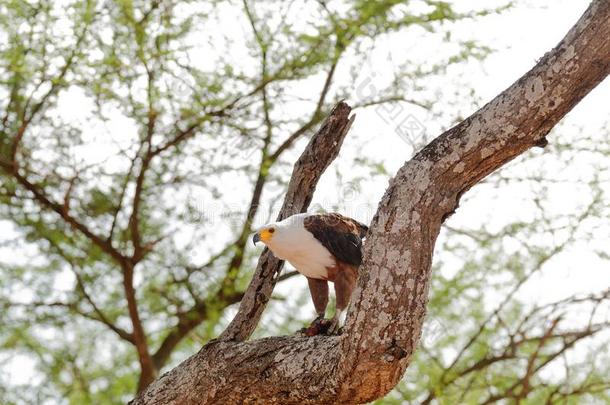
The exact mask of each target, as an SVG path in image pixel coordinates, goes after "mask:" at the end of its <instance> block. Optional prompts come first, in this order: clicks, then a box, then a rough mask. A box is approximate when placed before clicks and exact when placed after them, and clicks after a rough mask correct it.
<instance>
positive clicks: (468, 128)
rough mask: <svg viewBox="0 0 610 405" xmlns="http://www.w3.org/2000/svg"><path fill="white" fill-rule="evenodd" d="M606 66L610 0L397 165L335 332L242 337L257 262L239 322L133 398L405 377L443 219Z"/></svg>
mask: <svg viewBox="0 0 610 405" xmlns="http://www.w3.org/2000/svg"><path fill="white" fill-rule="evenodd" d="M609 72H610V0H594V1H593V2H592V3H591V5H590V7H589V8H588V10H587V11H586V12H585V14H584V15H583V16H582V17H581V19H580V20H579V21H578V22H577V23H576V25H575V26H574V27H573V28H572V29H571V30H570V31H569V32H568V34H567V35H566V37H565V38H564V39H563V40H562V41H561V42H560V43H559V45H558V46H556V47H555V48H554V49H553V50H552V51H551V52H549V53H547V54H546V55H545V56H544V57H543V58H542V59H541V60H540V62H539V63H538V64H537V65H536V66H535V67H534V68H533V69H532V70H530V71H529V72H528V73H526V74H525V75H524V76H523V77H522V78H520V79H519V80H518V81H517V82H515V83H514V84H513V85H512V86H510V87H509V88H508V89H506V90H505V91H504V92H502V93H501V94H500V95H498V96H497V97H496V98H494V99H493V100H492V101H491V102H490V103H488V104H487V105H485V106H484V107H483V108H481V109H480V110H479V111H477V112H476V113H474V114H473V115H472V116H470V117H469V118H468V119H466V120H464V121H463V122H461V123H460V124H458V125H457V126H455V127H453V128H452V129H450V130H448V131H447V132H445V133H443V134H442V135H440V136H439V137H438V138H436V139H435V140H434V141H433V142H431V143H430V144H429V145H428V146H426V147H425V148H424V149H423V150H422V151H420V152H419V153H418V154H417V155H416V156H415V157H413V158H412V159H411V160H410V161H408V162H406V163H405V165H404V166H403V167H402V168H401V169H400V170H399V171H398V173H397V174H396V176H395V177H394V178H393V179H392V181H391V182H390V185H389V187H388V189H387V191H386V193H385V195H384V197H383V199H382V200H381V202H380V204H379V207H378V210H377V213H376V215H375V217H374V219H373V221H372V223H371V231H370V234H369V236H368V240H367V242H366V244H365V248H364V257H365V258H364V263H363V265H362V266H361V268H360V278H359V281H358V287H357V289H356V291H355V293H354V296H353V297H352V304H351V305H350V308H349V311H348V317H347V323H346V326H345V328H344V332H343V334H342V335H341V336H328V337H327V336H318V337H313V338H304V337H296V336H281V337H270V338H266V339H260V340H255V341H251V342H243V340H245V339H247V337H249V336H250V334H251V332H252V329H253V325H252V323H254V324H255V323H256V322H257V321H258V316H259V315H260V312H261V311H262V307H263V306H264V303H265V302H266V301H267V298H268V295H269V294H270V292H271V290H270V288H269V286H272V285H273V282H272V281H269V279H270V278H272V277H273V274H274V271H270V272H267V273H265V272H262V273H261V271H260V270H261V269H260V268H259V271H257V276H255V279H254V280H253V286H261V285H265V286H266V287H265V291H264V293H263V294H262V297H263V299H261V300H260V301H257V300H256V299H255V300H253V301H252V302H249V303H248V302H244V303H243V304H242V306H241V307H240V313H239V314H238V316H237V319H238V320H239V319H241V320H239V321H235V322H233V323H232V325H231V327H230V328H229V331H227V332H226V333H224V334H223V335H222V336H221V338H220V339H218V340H214V341H212V342H210V343H208V344H207V345H206V346H204V347H203V348H202V349H201V351H199V353H197V354H196V355H194V356H192V357H190V358H189V359H187V360H185V361H184V362H183V363H181V364H180V365H179V366H177V367H176V368H174V369H173V370H171V371H170V372H168V373H166V374H165V375H163V376H162V377H161V378H160V379H159V380H157V381H156V382H154V383H153V384H152V385H151V386H150V387H149V388H148V389H147V390H146V391H145V392H143V393H141V394H140V395H139V396H138V397H137V398H136V399H135V400H134V401H133V403H134V404H203V403H206V404H208V403H209V404H212V403H223V404H226V403H244V402H245V403H266V404H268V403H282V404H288V403H294V404H305V403H310V404H314V403H363V402H367V401H371V400H373V399H376V398H379V397H381V396H383V395H385V394H386V393H387V392H388V391H390V390H391V389H392V388H393V387H394V386H395V385H396V384H397V383H398V381H399V380H400V378H401V376H402V375H403V373H404V371H405V369H406V368H407V366H408V364H409V362H410V359H411V357H412V354H413V352H414V350H415V348H416V346H417V343H418V340H419V337H420V334H421V329H422V323H423V321H424V317H425V314H426V303H427V295H428V287H429V280H430V265H431V260H432V252H433V248H434V243H435V240H436V237H437V235H438V233H439V230H440V226H441V224H442V222H443V220H444V219H445V218H446V217H447V216H448V215H451V213H453V212H454V210H455V209H456V208H457V206H458V203H459V199H460V197H461V195H462V194H463V193H464V192H465V191H466V190H468V189H469V188H470V187H472V186H473V185H474V184H476V183H477V182H478V181H480V180H481V179H482V178H484V177H485V176H486V175H488V174H489V173H491V172H492V171H494V170H496V169H497V168H499V167H501V166H502V165H504V164H505V163H507V162H508V161H510V160H511V159H513V158H514V157H516V156H518V155H520V154H521V153H523V152H525V151H526V150H528V149H529V148H531V147H533V146H544V145H545V144H546V138H545V136H546V135H547V134H548V132H549V131H550V130H551V128H552V127H553V126H554V125H555V124H556V123H557V122H558V121H559V120H560V119H561V118H562V117H563V116H564V115H565V114H566V113H567V112H569V111H570V110H571V109H572V108H573V107H574V106H575V105H576V104H577V103H578V102H579V101H580V100H581V99H582V98H583V97H584V96H585V95H586V94H587V93H588V92H589V91H591V90H592V89H593V88H594V87H595V86H596V85H597V84H599V83H600V82H601V81H602V80H603V79H604V78H605V77H606V76H607V75H608V73H609ZM296 171H297V169H295V172H296ZM269 260H270V259H269ZM263 264H264V263H263ZM257 277H259V278H260V277H263V278H265V280H267V281H265V280H262V281H261V280H260V279H257ZM257 288H258V287H257ZM255 296H256V294H255ZM249 317H252V318H253V320H252V321H251V322H248V321H244V319H246V318H249Z"/></svg>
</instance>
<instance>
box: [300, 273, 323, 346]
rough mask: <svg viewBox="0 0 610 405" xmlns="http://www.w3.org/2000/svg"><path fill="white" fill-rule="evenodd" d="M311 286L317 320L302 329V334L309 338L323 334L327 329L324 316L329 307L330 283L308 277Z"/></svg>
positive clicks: (310, 290) (310, 291)
mask: <svg viewBox="0 0 610 405" xmlns="http://www.w3.org/2000/svg"><path fill="white" fill-rule="evenodd" d="M307 283H308V284H309V293H310V294H311V299H312V301H313V306H314V308H315V309H316V314H317V316H316V319H314V320H313V321H312V322H311V324H310V325H309V327H307V328H303V329H301V332H303V333H305V334H306V335H307V336H315V335H318V334H320V333H322V332H323V331H324V330H325V329H326V328H325V325H324V321H325V319H324V314H325V313H326V306H327V305H328V282H327V281H326V280H320V279H316V278H309V277H307Z"/></svg>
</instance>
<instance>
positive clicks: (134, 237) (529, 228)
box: [0, 0, 608, 404]
mask: <svg viewBox="0 0 610 405" xmlns="http://www.w3.org/2000/svg"><path fill="white" fill-rule="evenodd" d="M420 3H421V4H420V5H419V6H417V7H416V6H411V5H410V4H409V3H408V2H400V1H394V0H387V1H386V0H384V1H375V2H371V1H354V2H342V1H334V2H333V1H331V2H316V1H307V2H272V1H270V2H265V1H245V0H244V1H243V2H237V1H236V2H220V1H205V2H204V1H179V2H178V1H160V0H154V1H130V0H116V1H104V2H97V1H93V0H91V1H82V2H81V1H61V2H53V1H44V0H40V1H30V2H22V1H4V2H2V3H0V38H1V39H2V40H1V41H0V44H1V45H0V99H1V100H3V101H2V102H1V104H0V119H1V120H2V125H1V127H0V128H1V131H0V169H1V170H0V203H1V204H0V218H1V219H2V226H3V228H2V229H3V230H5V232H4V235H3V238H2V247H1V253H2V254H1V255H0V258H1V259H0V260H1V266H2V271H1V274H0V279H1V281H2V282H1V283H0V307H1V309H2V317H0V325H1V328H0V365H2V367H14V366H15V364H19V363H20V362H26V361H33V362H34V364H35V369H36V373H35V377H33V380H32V381H29V382H28V383H27V387H28V388H27V390H26V389H25V385H26V384H24V385H19V384H15V383H14V382H11V381H5V380H4V379H3V378H2V375H0V398H2V402H3V403H19V402H21V401H30V402H32V401H33V402H37V403H42V402H44V401H46V400H56V399H57V398H64V399H65V400H66V402H68V403H78V404H80V403H121V402H124V401H125V400H126V399H128V398H130V397H131V396H132V395H133V393H134V392H135V391H136V390H138V389H141V388H144V387H145V386H146V385H147V384H148V383H150V381H151V380H152V379H153V378H154V377H155V376H156V375H158V373H159V372H160V371H162V370H164V369H165V368H166V367H167V366H168V365H170V364H172V363H174V362H176V361H179V360H181V359H182V358H184V357H185V355H186V354H191V353H193V352H194V351H195V350H196V348H197V347H198V346H200V345H201V343H203V342H206V341H208V340H209V339H211V338H213V337H214V336H215V335H216V334H217V333H218V332H219V329H221V326H222V325H224V324H225V323H226V320H227V317H228V315H229V314H230V306H231V305H233V304H235V303H236V302H238V301H239V300H240V299H241V296H242V294H243V291H244V290H245V287H246V285H247V282H248V280H249V278H250V276H251V270H252V267H253V260H254V257H255V255H256V253H257V252H256V251H253V250H250V249H247V248H246V242H247V240H248V236H249V234H250V233H251V229H252V226H253V223H254V222H256V221H264V220H265V219H266V218H268V217H270V216H271V214H272V212H273V210H274V209H277V201H278V199H279V197H281V196H282V195H283V193H284V191H285V187H286V182H287V180H288V175H289V170H288V168H289V167H290V165H291V163H292V161H293V160H294V157H295V154H294V150H295V149H298V148H299V146H301V145H302V143H303V142H304V141H305V140H306V138H307V137H308V136H310V135H311V134H312V133H313V131H314V130H315V128H316V127H317V125H318V124H319V123H320V122H321V121H322V119H323V118H324V117H325V115H326V114H327V113H328V111H329V110H330V108H331V107H332V106H333V105H334V104H335V102H336V101H338V100H339V99H342V98H350V97H352V98H353V97H354V83H357V80H358V79H359V73H360V68H361V66H362V64H363V63H364V62H365V61H366V59H367V58H368V57H370V55H371V53H372V52H374V50H375V49H376V47H377V46H378V44H379V42H381V41H383V40H384V39H386V38H387V37H388V36H390V35H392V34H395V33H410V34H414V33H417V35H428V34H429V35H437V34H439V33H441V34H442V33H446V32H448V30H447V29H446V28H444V26H445V25H446V24H450V23H452V22H458V21H466V20H475V21H476V20H477V19H478V18H484V17H485V16H486V15H488V14H490V13H496V12H499V11H500V10H499V9H486V10H479V11H476V12H461V11H458V10H456V9H455V7H454V6H452V5H451V4H450V3H446V2H440V1H432V0H430V1H428V0H426V1H422V2H420ZM446 40H447V41H448V42H451V43H452V45H456V49H455V50H453V51H452V52H451V53H449V54H443V55H440V56H439V57H438V58H437V59H435V60H431V61H428V63H421V64H416V63H409V61H408V60H407V61H403V62H401V63H400V64H398V65H397V66H396V69H394V71H393V74H392V77H391V78H390V80H389V81H388V83H387V85H385V86H381V85H376V86H375V88H374V91H370V92H368V93H366V94H363V95H362V94H358V100H357V103H355V107H356V108H360V109H362V110H366V109H367V108H369V109H370V108H375V107H377V106H379V105H383V106H387V108H393V107H394V106H397V105H400V106H404V105H410V106H416V107H417V108H419V109H422V110H425V113H426V114H430V116H437V117H438V116H439V114H440V113H439V108H440V107H438V106H437V107H435V106H434V105H433V102H434V101H436V97H435V96H434V95H432V94H430V93H429V92H427V91H426V89H425V88H424V86H425V83H427V82H426V80H429V79H430V78H434V77H437V76H438V75H439V74H443V72H445V71H446V70H447V69H448V68H449V67H451V66H453V65H457V64H459V63H461V62H463V61H465V60H469V59H472V58H482V57H484V56H485V55H486V54H487V53H488V52H489V49H488V48H486V47H485V46H484V45H483V44H477V43H473V42H470V41H461V42H460V41H457V40H453V39H451V38H450V36H449V34H447V39H446ZM407 89H408V90H409V91H408V92H407V91H405V90H407ZM405 94H409V98H407V97H405ZM447 124H449V123H447ZM606 133H607V129H606ZM423 141H424V140H422V139H414V140H413V142H414V143H416V142H420V143H421V142H423ZM592 143H595V142H593V141H591V140H590V139H583V140H582V142H581V143H578V142H574V140H573V139H570V138H568V139H566V140H565V142H564V143H563V144H562V145H560V146H561V147H562V149H560V147H559V146H558V147H557V148H558V150H561V151H563V153H565V155H566V156H567V155H569V154H570V153H572V152H573V151H574V150H576V149H577V148H590V147H592V146H591V145H592ZM595 145H596V146H595V147H594V148H595V150H594V151H592V152H591V153H592V154H594V155H600V154H601V156H607V153H608V151H603V150H601V149H599V147H598V146H597V145H600V143H595ZM356 159H357V163H358V165H359V166H360V168H364V167H365V168H366V170H367V174H366V175H364V174H359V175H356V174H355V173H345V172H344V171H343V172H342V171H341V170H339V168H338V169H337V176H336V177H337V183H338V184H341V185H346V184H347V185H348V186H349V189H350V190H356V191H358V190H362V189H363V188H362V185H361V184H366V182H367V181H370V177H373V179H374V180H375V181H379V180H380V179H385V178H387V177H388V174H387V173H388V172H387V171H386V170H385V167H384V166H383V164H382V163H381V162H378V161H367V160H366V158H365V157H363V156H357V157H356ZM568 159H569V158H568V157H566V158H565V160H562V162H563V161H566V162H567V161H568ZM524 164H525V163H524ZM369 173H370V175H369ZM515 173H521V172H520V171H518V170H515ZM604 173H606V172H604V171H603V170H602V169H601V168H600V170H599V171H598V172H597V174H596V175H595V176H594V177H593V178H590V179H576V180H573V179H570V180H569V181H577V182H578V184H580V185H582V186H583V187H586V190H587V192H591V193H592V195H593V196H594V197H595V198H593V199H592V201H591V202H590V204H589V205H587V206H586V207H584V209H582V210H580V211H578V210H576V211H574V212H575V213H574V214H570V215H564V216H559V217H553V218H546V217H544V216H543V214H544V212H545V210H544V209H543V207H542V205H544V204H546V203H547V202H548V201H549V200H551V197H550V196H548V195H544V193H541V194H542V195H540V196H539V197H537V199H536V200H535V201H536V202H537V203H538V204H539V206H538V207H537V208H538V210H536V211H535V212H537V213H539V214H540V216H539V217H536V218H535V221H532V223H531V224H530V223H528V222H519V221H518V220H515V221H514V222H512V223H510V224H507V225H506V226H505V227H504V228H503V229H501V230H500V231H498V232H492V231H488V230H485V229H483V230H481V229H477V228H474V227H471V228H468V227H463V226H462V225H463V224H458V225H456V226H455V227H448V228H447V229H446V238H445V239H444V244H443V245H442V248H440V249H441V250H442V252H444V253H443V254H441V256H440V257H441V259H440V261H439V262H438V263H437V267H438V270H437V271H436V276H435V277H436V279H435V281H434V289H433V292H432V295H431V297H432V301H431V317H432V319H433V320H436V322H437V323H438V325H441V326H440V327H441V328H443V330H445V331H451V333H449V332H446V333H445V332H443V333H442V337H440V338H439V339H435V341H434V342H433V344H432V345H426V344H425V341H424V346H423V348H422V350H421V351H420V353H419V354H418V358H417V361H416V363H415V365H414V366H413V367H412V368H411V372H410V373H414V374H419V375H422V374H425V375H427V376H428V377H427V379H426V380H421V379H417V378H415V377H414V374H408V375H407V377H406V379H405V382H404V383H403V385H402V386H401V387H399V389H398V390H397V391H396V392H394V393H393V394H392V395H390V397H389V398H388V399H386V401H391V400H393V399H396V401H402V400H403V399H408V400H418V401H426V400H433V399H435V398H436V399H439V400H441V401H448V403H449V402H453V401H455V400H456V399H459V400H460V401H466V402H469V403H479V402H483V401H485V400H487V399H490V398H491V399H493V398H494V396H497V395H500V396H501V398H504V397H510V396H513V397H515V396H517V395H522V394H525V395H528V394H530V392H531V395H532V396H531V397H530V399H531V400H534V399H532V398H535V399H537V398H539V397H540V398H542V397H544V398H551V397H552V398H555V397H557V398H562V397H575V398H576V397H578V396H579V395H581V392H584V393H585V394H587V395H595V396H597V397H598V398H607V397H605V396H607V395H608V394H607V393H608V391H607V388H608V380H607V378H604V376H605V375H607V370H604V369H603V368H602V367H593V368H592V369H588V368H587V362H585V364H579V363H578V361H579V360H582V359H583V358H586V356H584V355H583V356H580V357H579V358H577V359H576V361H566V362H565V363H566V367H565V368H566V370H568V369H569V370H570V372H569V373H568V371H566V376H567V375H569V376H570V382H571V384H570V385H569V387H568V388H563V386H562V385H561V383H558V382H557V381H559V380H553V381H551V380H545V379H542V377H538V376H537V374H536V373H532V374H531V379H527V380H526V379H524V378H523V375H522V372H521V371H522V369H523V367H524V363H525V369H526V370H530V368H531V367H534V368H536V367H538V366H540V365H541V364H542V363H543V362H544V361H545V360H546V359H550V360H551V361H556V360H555V358H558V357H557V356H559V355H563V354H564V353H565V350H567V349H565V350H564V351H561V349H562V348H563V347H564V346H566V345H569V347H572V346H574V345H576V344H580V341H581V340H585V339H586V338H589V337H590V336H593V335H596V336H597V335H599V334H602V333H603V332H604V330H605V328H606V327H607V321H605V322H606V323H604V321H600V320H599V319H597V318H596V317H591V319H592V320H591V322H589V323H588V324H583V325H580V326H578V330H576V331H574V330H572V329H571V328H572V325H573V323H571V322H568V321H566V320H565V319H564V317H563V316H561V315H560V313H563V312H569V311H577V309H574V308H576V306H578V305H585V306H586V307H587V310H591V307H593V306H595V305H598V306H603V305H604V304H607V298H608V297H607V294H606V295H603V294H602V295H591V296H590V297H587V298H582V299H580V298H569V299H567V300H559V301H558V302H557V303H556V304H549V306H546V307H545V306H543V307H540V308H531V307H529V306H528V305H527V304H525V303H523V302H521V301H519V300H518V299H517V298H515V297H514V294H515V293H514V292H513V291H517V290H518V288H519V287H521V286H522V285H523V284H525V283H526V281H527V280H528V279H529V278H530V277H532V275H533V274H535V273H536V271H538V270H539V269H540V268H541V266H543V265H544V264H545V263H546V262H547V261H549V260H551V259H552V257H555V256H556V255H559V254H560V253H561V252H562V251H563V250H564V249H566V247H567V246H570V244H572V243H576V242H577V241H583V240H587V239H586V238H587V237H588V238H592V237H593V235H591V234H587V233H586V232H585V230H583V228H582V227H581V226H580V225H582V224H583V223H586V224H589V223H591V222H596V221H601V218H607V213H606V211H607V206H608V204H607V201H608V195H607V188H605V187H606V186H607V183H604V180H602V179H601V177H602V176H603V175H604ZM542 175H546V173H543V174H542ZM494 179H495V180H494V181H495V182H496V183H495V184H502V183H503V182H508V181H510V184H515V182H519V181H522V182H528V184H530V183H534V184H537V185H540V184H545V185H544V186H543V190H548V189H549V188H551V187H552V186H551V185H548V184H546V183H544V181H542V180H540V178H534V179H525V180H524V179H521V180H520V179H513V178H509V179H504V178H502V177H501V176H496V177H495V178H494ZM537 187H540V186H537ZM263 202H265V203H263ZM267 202H268V203H267ZM348 203H349V201H348ZM604 203H605V205H604ZM344 204H345V203H341V202H337V203H336V206H335V207H334V208H339V209H340V208H346V207H345V205H344ZM604 215H606V216H605V217H604ZM553 224H556V226H557V227H558V228H559V229H554V228H553V227H554V226H555V225H553ZM553 232H559V233H561V235H566V234H567V235H569V236H570V237H564V238H563V239H561V238H560V239H559V241H558V242H557V243H555V244H551V245H550V246H549V245H547V244H545V243H541V244H540V246H537V245H533V244H530V243H529V242H530V241H531V240H532V239H534V238H536V237H537V235H545V234H548V235H552V236H554V233H553ZM579 232H580V233H579ZM551 239H555V238H551ZM511 241H512V242H511ZM515 241H521V242H522V244H523V246H522V249H518V250H516V251H512V250H511V249H509V248H507V246H509V245H510V244H511V243H515ZM456 258H459V260H456ZM607 259H608V258H607V257H605V258H604V260H607ZM445 261H447V262H449V261H451V263H453V264H452V266H456V267H457V268H459V270H457V271H455V272H453V273H447V272H445V271H443V270H442V268H443V264H444V263H445ZM455 263H458V264H457V265H456V264H455ZM288 278H289V277H286V279H288ZM498 296H501V297H504V296H506V297H508V298H506V302H505V303H504V304H503V305H502V306H501V308H499V309H498V308H495V307H493V306H489V305H487V304H486V303H485V302H484V301H485V300H486V299H490V297H498ZM280 299H282V297H281V296H278V301H279V300H280ZM583 301H584V302H585V304H583ZM302 302H303V300H301V301H298V300H295V299H294V297H287V301H286V302H285V304H282V305H287V306H288V305H289V306H295V307H294V311H293V310H292V309H291V310H290V312H293V313H294V314H298V315H295V316H294V318H293V319H292V322H290V319H289V320H288V321H287V322H284V319H285V318H286V317H282V318H281V319H282V321H281V322H280V321H278V319H279V317H278V318H273V317H270V318H269V319H268V320H267V321H266V323H265V324H266V325H267V327H266V329H265V330H261V331H260V332H259V333H264V334H270V333H288V332H290V331H293V330H294V329H295V327H296V326H297V324H300V323H301V322H302V314H299V311H298V307H299V305H297V303H302ZM587 303H588V304H590V305H589V306H587V305H586V304H587ZM274 311H276V313H277V312H278V311H281V309H278V308H276V309H274ZM285 312H288V311H287V310H285ZM464 313H467V314H468V316H469V318H470V319H471V320H472V321H471V323H465V324H464V323H462V320H463V317H464ZM291 315H292V314H291ZM516 325H520V326H519V327H520V328H521V329H519V327H517V326H516ZM581 335H582V336H581ZM470 337H474V340H473V341H472V342H471V343H469V342H470V341H469V340H468V339H469V338H470ZM596 342H597V341H596ZM562 345H563V346H562ZM428 346H430V347H428ZM599 346H600V347H603V345H602V344H599ZM595 347H596V346H591V347H590V348H589V349H590V350H591V351H590V353H594V351H593V350H594V349H595ZM459 348H463V349H462V354H461V355H458V356H457V357H455V356H453V357H452V356H450V354H455V352H456V351H458V350H460V349H459ZM511 348H512V349H514V350H512V351H509V352H508V354H507V352H506V350H507V349H511ZM555 353H558V354H557V356H555V357H553V355H554V354H555ZM532 358H533V360H532V361H531V364H532V366H531V367H528V365H529V363H528V362H527V359H532ZM449 359H453V360H449ZM480 364H483V365H480ZM568 366H569V367H568ZM541 368H542V367H541ZM572 370H573V371H572ZM536 371H537V369H536ZM574 373H576V375H577V377H575V378H572V376H573V375H574ZM566 378H567V377H566ZM519 382H521V385H519ZM513 385H514V387H513ZM474 387H477V389H474ZM488 387H492V388H491V390H490V389H488ZM528 387H529V388H528ZM532 387H535V389H532ZM528 389H529V391H528ZM524 390H525V391H524ZM403 393H404V394H403ZM520 393H522V394H520ZM538 396H539V397H538Z"/></svg>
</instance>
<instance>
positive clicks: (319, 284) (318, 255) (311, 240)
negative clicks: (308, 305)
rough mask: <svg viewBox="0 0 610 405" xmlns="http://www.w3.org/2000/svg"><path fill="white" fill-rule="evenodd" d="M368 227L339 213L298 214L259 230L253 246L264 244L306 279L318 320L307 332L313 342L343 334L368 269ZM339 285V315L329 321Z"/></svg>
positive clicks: (336, 313) (336, 311) (337, 302)
mask: <svg viewBox="0 0 610 405" xmlns="http://www.w3.org/2000/svg"><path fill="white" fill-rule="evenodd" d="M367 231H368V227H367V226H366V225H364V224H362V223H360V222H358V221H356V220H354V219H351V218H348V217H345V216H343V215H341V214H337V213H322V214H308V213H304V214H296V215H292V216H290V217H288V218H286V219H284V220H282V221H279V222H274V223H271V224H267V225H265V226H263V227H261V228H259V229H258V230H257V232H256V233H255V234H254V236H253V238H252V241H253V242H254V244H256V242H259V241H260V242H263V243H264V244H265V245H267V247H268V248H269V250H271V252H273V254H274V255H275V256H276V257H278V258H279V259H282V260H286V261H288V262H289V263H290V264H292V265H293V266H294V268H295V269H296V270H297V271H298V272H299V273H301V274H303V275H304V276H305V277H307V282H308V284H309V291H310V293H311V298H312V300H313V304H314V307H315V309H316V313H317V315H318V316H317V317H316V319H314V321H313V322H312V323H311V325H310V326H309V328H307V329H304V330H303V331H304V332H305V334H307V335H308V336H313V335H315V334H318V333H320V332H326V333H329V334H333V333H337V332H338V331H339V323H340V317H341V314H342V312H343V311H345V309H346V308H347V305H348V303H349V300H350V297H351V295H352V291H353V290H354V287H355V286H356V280H357V278H358V266H360V263H362V239H363V238H364V237H365V235H366V233H367ZM329 281H331V282H333V283H334V285H335V297H336V310H335V315H334V316H333V318H331V319H330V320H326V319H324V314H325V312H326V306H327V305H328V282H329Z"/></svg>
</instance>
